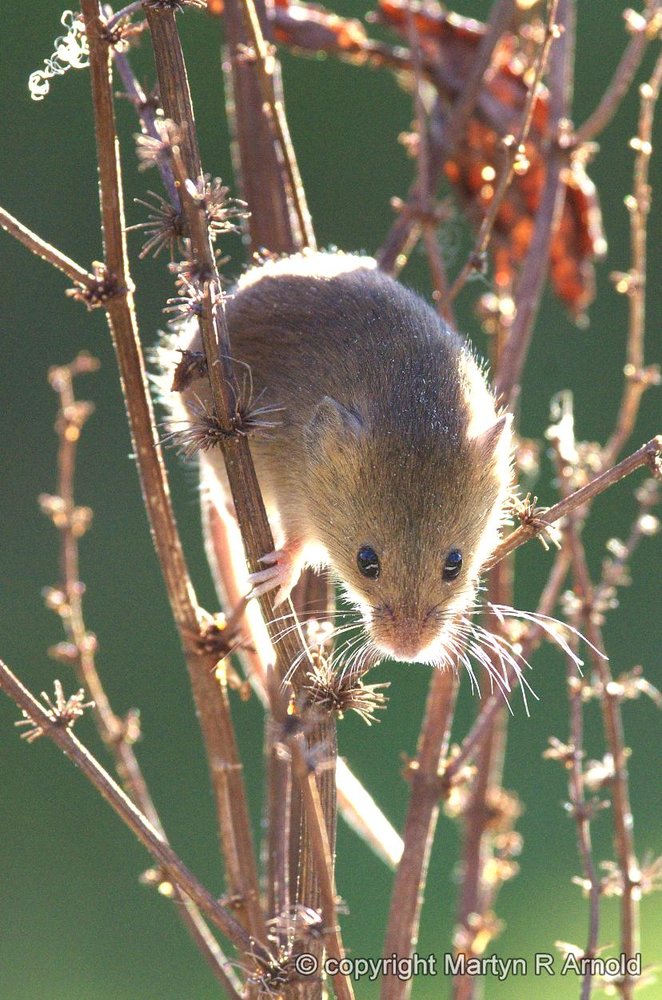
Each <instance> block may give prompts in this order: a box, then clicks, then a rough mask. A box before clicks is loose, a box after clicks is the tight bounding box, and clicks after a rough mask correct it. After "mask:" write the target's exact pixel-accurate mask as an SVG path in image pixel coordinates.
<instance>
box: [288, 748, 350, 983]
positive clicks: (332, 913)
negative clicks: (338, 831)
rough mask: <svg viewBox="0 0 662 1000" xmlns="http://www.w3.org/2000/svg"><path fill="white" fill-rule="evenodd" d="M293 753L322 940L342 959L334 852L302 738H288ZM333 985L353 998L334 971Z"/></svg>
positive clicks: (343, 979)
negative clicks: (318, 899)
mask: <svg viewBox="0 0 662 1000" xmlns="http://www.w3.org/2000/svg"><path fill="white" fill-rule="evenodd" d="M290 752H291V754H292V764H293V767H292V770H293V772H294V775H295V777H296V780H297V783H298V785H299V789H300V790H301V794H302V797H303V802H304V807H305V809H306V816H307V819H308V827H309V830H310V834H311V841H312V848H313V854H314V856H315V862H316V868H317V872H318V877H319V880H320V890H321V891H320V895H321V904H322V906H321V909H322V920H323V922H324V929H325V932H326V934H325V940H326V946H327V950H328V952H329V955H331V956H332V957H333V958H336V959H341V958H344V955H345V951H344V948H343V943H342V937H341V934H340V928H339V927H338V925H337V920H336V887H335V881H334V877H333V855H332V853H331V845H330V843H329V838H328V835H327V831H326V824H325V822H324V811H323V809H322V802H321V800H320V794H319V789H318V787H317V782H316V780H315V773H314V770H311V769H310V767H309V766H308V761H307V758H306V752H307V747H306V743H305V741H304V740H303V739H302V738H301V737H297V738H295V739H293V740H291V741H290ZM333 985H334V989H335V994H336V997H337V998H338V1000H353V998H354V990H353V988H352V983H351V980H350V979H349V978H348V977H347V976H346V975H343V974H342V973H341V972H337V973H336V974H335V975H334V976H333Z"/></svg>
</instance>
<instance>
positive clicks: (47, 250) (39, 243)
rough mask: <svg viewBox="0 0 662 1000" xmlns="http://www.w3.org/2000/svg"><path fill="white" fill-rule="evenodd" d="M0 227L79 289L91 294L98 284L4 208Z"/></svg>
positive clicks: (0, 211) (95, 279)
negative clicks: (69, 279) (60, 272)
mask: <svg viewBox="0 0 662 1000" xmlns="http://www.w3.org/2000/svg"><path fill="white" fill-rule="evenodd" d="M0 226H1V227H2V228H3V229H4V230H5V232H7V233H9V235H10V236H13V237H15V239H17V240H18V241H19V243H22V244H23V246H24V247H27V248H28V250H30V251H31V252H32V253H33V254H35V255H36V256H37V257H41V259H42V260H46V261H48V263H49V264H52V265H53V267H56V268H57V269H58V270H59V271H62V273H63V274H66V275H67V277H69V278H71V280H72V281H73V282H75V284H76V285H79V286H80V287H81V288H86V289H87V290H88V292H93V291H94V290H95V289H96V288H97V286H98V284H99V279H98V277H96V276H95V275H94V274H90V272H89V271H86V270H85V269H84V268H82V267H81V266H80V264H77V263H76V262H75V261H74V260H71V258H70V257H67V256H66V254H63V253H61V251H60V250H57V249H56V248H55V247H54V246H51V244H50V243H47V242H46V241H45V240H42V238H41V237H40V236H37V234H36V233H33V232H32V230H31V229H28V227H27V226H24V225H23V223H22V222H19V221H18V219H15V218H14V216H13V215H10V214H9V212H7V211H6V210H5V209H4V208H0Z"/></svg>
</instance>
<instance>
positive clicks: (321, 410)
mask: <svg viewBox="0 0 662 1000" xmlns="http://www.w3.org/2000/svg"><path fill="white" fill-rule="evenodd" d="M362 431H363V420H362V419H361V416H360V415H359V414H358V413H357V412H356V411H355V410H349V409H348V408H347V407H346V406H343V405H342V403H339V402H338V400H337V399H333V398H332V397H331V396H324V398H323V399H322V401H321V402H320V403H319V404H318V406H317V408H316V410H315V412H314V413H313V415H312V417H311V419H310V421H309V422H308V424H307V425H306V426H305V427H304V432H303V436H304V441H305V443H306V448H307V449H308V450H310V451H312V452H315V451H318V450H319V449H320V448H323V447H329V446H331V447H338V446H339V445H341V444H343V443H346V442H350V441H352V440H356V439H357V438H358V437H359V436H360V435H361V433H362Z"/></svg>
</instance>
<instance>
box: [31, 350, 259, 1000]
mask: <svg viewBox="0 0 662 1000" xmlns="http://www.w3.org/2000/svg"><path fill="white" fill-rule="evenodd" d="M97 366H98V362H96V361H95V359H93V358H90V357H89V356H87V355H79V357H78V358H76V360H75V361H74V362H73V363H72V364H70V365H66V366H60V367H58V368H56V369H52V370H51V372H50V373H49V379H50V382H51V384H52V386H53V388H54V389H55V390H56V392H57V393H58V395H59V398H60V411H59V414H58V420H57V425H56V426H57V431H58V436H59V441H60V445H59V451H58V484H57V489H58V496H59V498H60V499H61V500H62V509H61V513H62V515H63V516H62V517H60V518H59V519H58V521H57V522H56V523H57V526H58V528H59V531H60V538H61V551H60V572H61V586H62V590H63V593H64V595H65V598H66V602H67V608H68V613H67V614H66V615H61V617H62V621H63V623H64V626H65V633H66V635H67V638H68V639H69V641H70V642H71V643H72V644H73V646H74V647H75V649H76V653H77V655H76V658H75V660H74V661H73V665H74V669H75V671H76V674H77V677H78V680H79V682H80V684H81V685H82V686H83V687H84V688H85V690H86V691H87V692H89V694H90V695H91V697H92V699H93V703H94V707H93V714H94V719H95V722H96V726H97V729H98V731H99V735H100V736H101V739H102V740H103V743H104V745H105V747H106V749H107V750H108V752H109V753H110V755H111V757H112V758H113V761H114V763H115V769H116V771H117V774H118V776H119V778H120V781H121V782H122V785H123V787H124V790H125V791H126V793H127V795H128V796H129V797H130V798H131V800H132V802H134V803H135V805H136V806H137V807H138V809H139V810H140V811H141V813H142V814H143V815H144V816H145V818H146V820H147V821H148V822H149V823H151V825H152V826H153V827H154V829H155V830H156V831H157V832H158V833H159V834H160V836H161V837H162V839H163V840H164V841H166V835H165V831H164V829H163V826H162V824H161V820H160V818H159V815H158V813H157V811H156V807H155V805H154V802H153V800H152V797H151V795H150V793H149V789H148V788H147V784H146V782H145V778H144V776H143V773H142V770H141V768H140V765H139V763H138V759H137V757H136V754H135V751H134V749H133V742H132V737H131V734H130V730H129V727H130V722H129V720H128V719H127V720H122V719H120V718H118V716H117V715H116V714H115V712H114V711H113V709H112V707H111V704H110V702H109V700H108V696H107V694H106V691H105V688H104V686H103V684H102V682H101V678H100V676H99V673H98V671H97V667H96V659H95V654H94V644H93V643H92V642H91V641H90V638H91V637H90V635H89V633H88V631H87V628H86V626H85V620H84V617H83V599H82V588H81V586H80V583H79V576H80V574H79V569H78V567H79V559H78V534H77V532H76V530H75V528H74V525H75V512H76V504H75V500H74V476H75V469H76V453H77V449H78V442H79V438H80V427H81V421H80V419H79V417H78V416H77V413H76V407H75V404H76V402H77V401H76V399H75V397H74V392H73V377H74V375H75V374H77V373H78V372H82V371H93V370H94V369H95V367H97ZM174 899H175V902H176V903H178V904H180V905H179V906H177V907H176V910H177V913H179V915H180V916H181V918H182V920H183V921H184V923H185V925H186V926H187V927H188V929H189V931H190V933H191V936H192V937H193V939H194V941H195V942H196V944H197V945H198V947H199V949H200V951H201V952H202V954H203V956H204V957H205V959H206V961H207V962H208V964H209V965H210V967H211V969H212V971H213V973H214V975H215V976H216V978H217V979H218V981H219V982H220V983H221V984H222V985H223V986H225V987H226V988H228V987H229V988H230V989H229V990H228V992H229V993H230V995H232V991H236V992H239V990H240V988H241V987H240V983H239V980H238V979H237V977H236V975H235V973H234V971H233V969H232V968H231V966H230V965H229V963H228V960H227V957H226V956H225V955H224V953H223V951H222V950H221V948H220V947H219V945H218V943H217V941H216V940H215V938H214V937H213V936H212V934H211V933H210V931H209V928H208V927H207V925H206V923H205V921H204V920H203V918H202V915H201V914H200V911H199V910H198V908H197V906H196V905H195V903H193V902H192V900H190V899H189V898H188V897H187V896H185V895H184V894H183V893H182V892H181V890H180V889H179V888H178V887H177V886H174Z"/></svg>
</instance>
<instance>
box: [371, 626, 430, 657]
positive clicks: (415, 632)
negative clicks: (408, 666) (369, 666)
mask: <svg viewBox="0 0 662 1000" xmlns="http://www.w3.org/2000/svg"><path fill="white" fill-rule="evenodd" d="M422 631H423V630H422V629H421V625H420V622H418V621H416V620H412V619H404V620H402V619H401V620H399V621H394V622H389V626H388V629H382V630H380V634H379V636H375V638H376V639H377V642H378V643H379V644H380V645H382V646H383V648H384V649H385V650H386V651H387V652H388V653H389V654H390V655H392V656H395V657H396V658H397V659H398V660H405V661H410V662H411V661H414V660H416V659H417V657H418V655H419V654H420V652H421V650H422V649H423V648H424V646H425V639H424V637H423V635H422Z"/></svg>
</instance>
